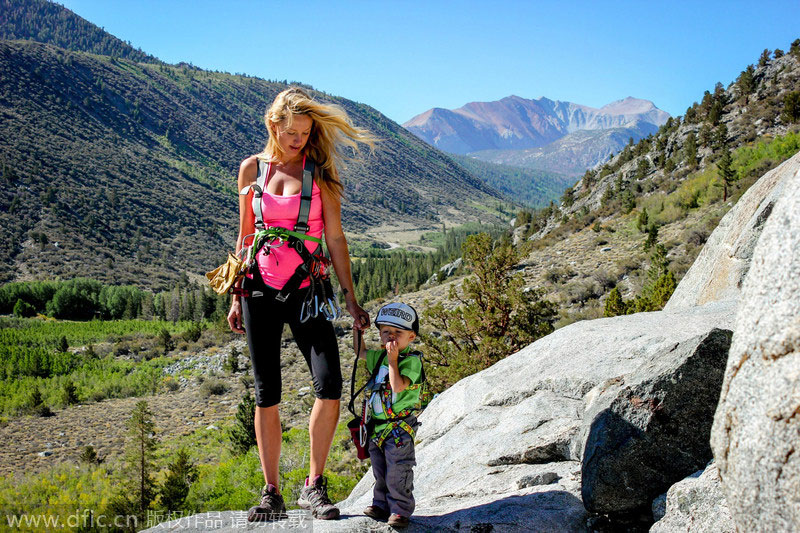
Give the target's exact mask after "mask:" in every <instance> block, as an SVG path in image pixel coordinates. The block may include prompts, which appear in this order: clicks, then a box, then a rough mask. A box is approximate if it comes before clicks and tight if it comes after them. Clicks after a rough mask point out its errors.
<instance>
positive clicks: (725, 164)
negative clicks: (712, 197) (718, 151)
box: [717, 147, 736, 202]
mask: <svg viewBox="0 0 800 533" xmlns="http://www.w3.org/2000/svg"><path fill="white" fill-rule="evenodd" d="M732 164H733V160H732V159H731V151H730V150H728V148H727V147H725V148H724V149H723V150H722V157H720V158H719V161H718V162H717V172H718V174H719V179H720V180H721V181H722V191H723V192H722V201H723V202H726V201H728V189H729V188H730V187H731V186H732V185H733V182H734V181H736V171H735V170H734V169H733V168H732Z"/></svg>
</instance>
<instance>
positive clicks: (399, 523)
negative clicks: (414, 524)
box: [388, 513, 408, 529]
mask: <svg viewBox="0 0 800 533" xmlns="http://www.w3.org/2000/svg"><path fill="white" fill-rule="evenodd" d="M388 524H389V525H390V526H392V527H393V528H395V529H403V528H404V527H408V517H407V516H401V515H399V514H397V513H392V516H390V517H389V521H388Z"/></svg>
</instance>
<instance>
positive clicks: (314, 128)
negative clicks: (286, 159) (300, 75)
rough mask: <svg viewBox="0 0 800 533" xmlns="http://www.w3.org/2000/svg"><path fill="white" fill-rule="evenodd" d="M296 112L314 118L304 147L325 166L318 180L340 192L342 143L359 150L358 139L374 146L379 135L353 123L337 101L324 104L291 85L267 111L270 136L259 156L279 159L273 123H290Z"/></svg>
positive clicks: (326, 187) (342, 157)
mask: <svg viewBox="0 0 800 533" xmlns="http://www.w3.org/2000/svg"><path fill="white" fill-rule="evenodd" d="M295 115H306V116H308V117H310V118H311V120H312V125H311V134H310V135H309V137H308V142H307V143H306V146H305V148H303V151H304V152H305V154H306V155H307V156H308V157H310V158H312V159H313V160H314V161H316V163H317V165H319V166H320V167H322V170H323V172H320V173H319V176H321V178H319V179H318V180H317V184H318V185H319V186H320V187H323V188H325V189H326V190H327V192H328V193H330V194H332V195H334V196H341V195H342V189H343V188H344V187H343V185H342V182H341V181H339V172H338V170H337V166H338V165H339V164H340V163H341V162H342V160H343V159H344V156H343V155H342V154H341V153H340V151H339V147H340V146H342V145H344V146H349V147H350V148H352V149H353V150H354V151H355V152H358V143H359V142H361V143H365V144H367V145H369V146H370V148H373V147H374V146H375V142H376V140H377V139H376V138H375V136H373V135H372V134H371V133H370V132H369V131H367V130H365V129H362V128H357V127H355V126H353V123H352V122H351V121H350V118H349V117H348V116H347V113H345V111H344V110H343V109H342V108H340V107H339V106H337V105H331V104H321V103H319V102H317V101H315V100H314V99H313V98H311V96H309V94H308V93H307V92H306V91H304V90H303V89H301V88H300V87H290V88H288V89H286V90H285V91H282V92H280V93H279V94H278V96H276V97H275V100H273V101H272V105H270V107H269V109H267V112H266V114H265V115H264V123H265V124H266V126H267V131H268V132H269V140H268V141H267V146H266V147H265V148H264V151H263V152H261V153H260V154H258V157H261V158H264V159H267V160H268V161H277V160H279V159H280V158H281V156H283V150H282V149H281V146H280V144H278V138H277V135H276V134H275V132H274V131H273V129H272V127H270V126H271V124H275V125H278V124H285V125H286V126H291V124H292V118H293V117H294V116H295Z"/></svg>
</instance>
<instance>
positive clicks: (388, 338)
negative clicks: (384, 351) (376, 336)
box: [380, 325, 417, 350]
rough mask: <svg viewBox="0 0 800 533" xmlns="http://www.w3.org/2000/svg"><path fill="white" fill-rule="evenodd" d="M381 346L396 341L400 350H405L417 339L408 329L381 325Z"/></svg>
mask: <svg viewBox="0 0 800 533" xmlns="http://www.w3.org/2000/svg"><path fill="white" fill-rule="evenodd" d="M380 332H381V344H382V345H383V346H386V343H388V342H392V341H396V342H397V349H398V350H405V349H406V348H407V347H408V345H409V344H411V341H413V340H414V339H416V338H417V335H416V334H415V333H414V332H413V331H408V330H407V329H400V328H395V327H392V326H386V325H381V326H380Z"/></svg>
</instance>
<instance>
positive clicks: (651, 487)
mask: <svg viewBox="0 0 800 533" xmlns="http://www.w3.org/2000/svg"><path fill="white" fill-rule="evenodd" d="M731 335H732V333H731V332H730V331H728V330H723V329H717V328H715V329H712V330H711V331H709V332H707V333H704V334H701V335H698V336H695V337H692V338H691V339H687V340H685V341H682V342H678V343H675V345H674V346H673V347H672V348H671V349H669V350H665V351H664V352H663V353H661V354H659V357H657V358H652V359H650V360H648V361H646V362H645V363H643V364H642V365H641V366H640V367H639V368H637V369H636V370H635V371H634V372H632V373H630V374H628V375H625V376H621V377H620V378H617V379H615V380H613V381H611V382H609V383H605V384H602V385H601V386H600V391H599V392H597V393H596V395H595V397H594V399H593V400H592V401H591V403H590V405H589V406H588V407H587V412H586V415H585V417H584V421H583V430H582V433H583V434H585V435H586V444H585V449H584V453H583V468H582V470H581V473H582V486H581V494H582V497H583V503H584V505H585V506H586V509H587V510H589V511H591V512H594V513H602V514H613V513H620V512H623V513H624V512H631V511H635V510H637V509H643V508H647V509H649V507H650V504H651V502H652V501H653V498H655V497H656V496H657V495H659V494H661V493H663V492H664V491H666V490H667V489H668V488H669V486H670V485H672V484H673V483H675V482H676V481H679V480H681V479H683V478H684V477H686V476H687V475H689V474H691V473H692V472H695V471H697V470H698V469H699V468H702V467H703V466H704V465H705V464H706V463H708V461H709V460H710V459H711V447H710V445H709V442H708V441H709V436H710V434H711V424H712V422H713V419H714V411H715V409H716V405H717V399H718V398H719V391H720V388H721V386H722V379H723V374H724V369H725V362H726V361H727V357H728V350H729V348H730V343H731Z"/></svg>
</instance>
